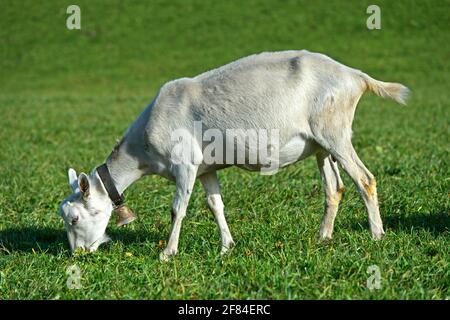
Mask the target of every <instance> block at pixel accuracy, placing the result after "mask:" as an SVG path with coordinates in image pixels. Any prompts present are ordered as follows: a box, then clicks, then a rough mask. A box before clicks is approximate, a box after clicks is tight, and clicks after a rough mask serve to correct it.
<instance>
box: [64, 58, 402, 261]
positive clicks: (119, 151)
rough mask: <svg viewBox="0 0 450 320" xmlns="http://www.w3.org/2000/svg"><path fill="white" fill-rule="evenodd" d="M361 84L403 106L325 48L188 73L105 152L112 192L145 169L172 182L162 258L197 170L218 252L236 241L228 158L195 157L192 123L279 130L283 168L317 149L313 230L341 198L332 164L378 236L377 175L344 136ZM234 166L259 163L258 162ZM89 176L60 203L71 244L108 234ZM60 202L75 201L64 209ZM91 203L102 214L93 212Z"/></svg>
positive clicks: (324, 229)
mask: <svg viewBox="0 0 450 320" xmlns="http://www.w3.org/2000/svg"><path fill="white" fill-rule="evenodd" d="M366 90H370V91H373V92H375V93H376V94H378V95H381V96H383V97H389V98H392V99H394V100H396V101H397V102H400V103H404V102H405V99H406V95H407V93H408V90H407V88H406V87H404V86H402V85H400V84H396V83H387V82H381V81H378V80H374V79H373V78H371V77H369V76H368V75H366V74H365V73H363V72H361V71H359V70H355V69H352V68H349V67H347V66H344V65H342V64H340V63H338V62H336V61H334V60H332V59H330V58H329V57H327V56H325V55H322V54H317V53H311V52H308V51H284V52H273V53H261V54H257V55H252V56H249V57H246V58H242V59H239V60H237V61H235V62H232V63H230V64H227V65H225V66H223V67H220V68H218V69H214V70H211V71H208V72H206V73H203V74H201V75H199V76H197V77H194V78H182V79H178V80H175V81H170V82H168V83H166V84H165V85H164V86H163V87H162V88H161V89H160V91H159V93H158V94H157V96H156V97H155V99H154V100H153V101H152V103H151V104H150V105H149V106H148V107H147V108H146V109H145V110H144V111H143V113H142V114H141V115H140V116H139V117H138V118H137V120H136V121H135V122H134V123H133V124H132V126H131V127H130V128H129V129H128V131H127V132H126V134H125V136H124V138H123V139H122V141H121V142H120V143H119V145H118V146H117V147H116V148H115V150H114V151H113V153H112V154H111V155H110V156H109V157H108V159H107V165H108V167H109V170H110V172H111V175H112V177H113V180H114V183H115V184H116V187H117V189H118V190H119V192H123V191H124V190H125V189H126V188H127V187H128V186H129V185H130V184H132V183H133V182H134V181H136V180H137V179H139V178H140V177H141V176H143V175H147V174H158V175H161V176H163V177H166V178H168V179H170V180H173V181H175V183H176V193H175V198H174V201H173V204H172V214H173V220H172V230H171V234H170V237H169V241H168V244H167V247H166V248H165V249H164V251H163V252H162V253H161V259H163V260H166V259H168V258H169V257H170V256H171V255H174V254H176V252H177V248H178V240H179V234H180V229H181V224H182V220H183V218H184V217H185V215H186V209H187V206H188V202H189V197H190V195H191V193H192V189H193V185H194V182H195V180H196V178H197V177H199V178H200V180H201V182H202V184H203V187H204V189H205V192H206V195H207V203H208V205H209V207H210V208H211V211H212V212H213V213H214V216H215V218H216V220H217V224H218V226H219V230H220V233H221V238H222V252H223V253H224V252H225V251H226V250H228V249H229V248H231V247H232V246H233V245H234V242H233V239H232V237H231V234H230V231H229V229H228V226H227V223H226V220H225V216H224V212H223V208H224V206H223V203H222V199H221V196H220V188H219V184H218V180H217V176H216V170H219V169H222V168H224V167H226V166H227V165H217V164H206V163H205V162H203V161H202V159H203V150H204V147H205V146H204V144H202V141H198V140H196V139H195V135H194V133H193V123H194V122H195V121H202V124H203V125H204V127H205V128H213V129H216V130H218V131H219V132H223V133H225V131H226V130H227V129H244V130H247V129H266V130H270V129H278V130H279V141H280V153H279V166H280V167H284V166H286V165H288V164H291V163H294V162H296V161H298V160H301V159H304V158H306V157H308V156H310V155H316V158H317V162H318V166H319V168H320V171H321V175H322V180H323V184H324V190H325V216H324V219H323V222H322V225H321V229H320V237H321V238H323V239H327V238H331V235H332V231H333V225H334V219H335V216H336V213H337V208H338V204H339V201H340V199H341V196H342V191H343V184H342V180H341V179H340V177H339V171H338V166H337V164H336V162H335V161H337V163H339V164H340V165H341V166H342V167H343V168H344V170H345V171H346V172H347V173H348V174H349V175H350V177H351V178H352V179H353V181H354V183H355V184H356V186H357V187H358V190H359V191H360V193H361V196H362V198H363V200H364V202H365V205H366V208H367V212H368V216H369V223H370V228H371V231H372V236H373V237H374V238H375V239H379V238H381V237H382V235H383V234H384V231H383V226H382V222H381V218H380V214H379V209H378V200H377V194H376V185H375V178H374V176H373V175H372V174H371V173H370V172H369V171H368V170H367V168H366V167H365V166H364V164H363V163H362V162H361V160H360V159H359V158H358V156H357V154H356V152H355V150H354V149H353V146H352V143H351V135H352V130H351V127H352V121H353V116H354V112H355V109H356V105H357V103H358V101H359V99H360V97H361V96H362V94H363V93H364V92H365V91H366ZM179 129H184V130H185V131H186V132H187V135H191V136H192V138H194V140H193V141H194V142H193V143H190V144H183V145H181V147H180V146H178V148H181V149H180V150H178V151H179V152H181V153H180V154H179V155H180V157H182V158H183V159H184V160H185V161H184V162H183V163H181V164H180V163H175V162H174V161H173V159H172V158H171V152H172V151H173V150H174V147H175V142H174V141H171V133H173V132H174V131H175V130H179ZM192 155H194V157H192ZM189 159H192V160H191V162H189ZM194 160H195V161H194ZM239 166H240V167H242V168H244V169H249V170H260V169H261V166H262V164H261V163H258V164H256V165H253V166H245V165H239ZM71 170H72V169H71ZM75 176H76V175H75V174H74V171H69V183H70V184H71V185H75V182H74V179H75V178H74V177H75ZM78 179H79V178H78ZM88 180H89V185H90V188H89V189H90V191H89V196H88V197H87V198H85V197H83V195H82V192H81V191H80V190H77V189H74V194H73V195H72V196H71V198H70V199H69V200H66V201H65V202H64V203H65V204H64V203H63V205H62V209H63V210H62V211H63V212H64V215H63V216H64V219H65V221H66V225H67V224H68V225H69V226H70V221H71V220H70V219H71V217H73V216H74V215H79V216H80V217H79V221H78V222H77V225H75V227H74V230H72V229H70V228H71V227H73V226H71V227H69V229H68V234H69V240H70V239H71V237H72V238H73V237H74V235H76V237H77V239H76V240H73V239H72V240H70V241H71V247H72V249H74V248H75V247H85V248H90V250H95V249H96V248H97V247H98V245H96V246H92V245H90V244H89V243H90V242H92V241H93V240H95V239H97V238H98V239H103V237H105V234H104V232H105V229H106V225H107V222H108V219H109V217H110V214H111V202H110V200H109V198H108V197H107V196H106V193H105V190H104V188H103V186H102V185H101V182H99V180H98V177H97V176H96V174H95V172H93V173H92V174H91V175H90V176H89V179H88ZM78 189H79V188H78ZM91 190H92V191H91ZM243 192H245V190H243ZM249 192H251V191H249ZM67 202H71V203H72V205H71V206H68V205H67ZM94 208H95V209H96V210H100V211H101V210H104V211H103V212H102V213H101V214H100V215H95V214H93V210H94ZM101 208H104V209H101ZM81 226H83V229H82V230H80V232H78V233H77V231H76V228H81ZM99 241H100V242H101V240H99Z"/></svg>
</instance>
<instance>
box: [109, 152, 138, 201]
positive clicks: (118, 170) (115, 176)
mask: <svg viewBox="0 0 450 320" xmlns="http://www.w3.org/2000/svg"><path fill="white" fill-rule="evenodd" d="M124 149H125V148H122V147H119V148H117V149H115V150H114V151H113V153H111V155H110V156H109V157H108V159H107V160H106V164H107V166H108V169H109V173H110V174H111V178H112V180H113V182H114V185H115V186H116V189H117V191H118V192H119V194H121V193H123V192H124V191H125V189H126V188H128V187H129V186H130V185H131V184H132V183H133V182H135V181H136V180H138V179H139V178H140V177H142V176H143V174H144V173H143V172H142V170H140V169H139V161H138V159H136V158H135V157H133V156H131V155H130V154H128V153H127V152H126V151H125V150H124Z"/></svg>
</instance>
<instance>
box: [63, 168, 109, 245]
mask: <svg viewBox="0 0 450 320" xmlns="http://www.w3.org/2000/svg"><path fill="white" fill-rule="evenodd" d="M68 175H69V185H70V187H71V188H72V194H71V195H70V196H69V197H67V198H66V199H65V200H64V201H63V202H61V205H60V214H61V217H62V218H63V219H64V224H65V227H66V230H67V237H68V239H69V244H70V249H71V250H72V252H74V251H75V250H76V249H83V250H86V251H89V252H92V251H95V250H97V248H98V247H99V246H100V244H102V243H104V242H107V241H109V237H108V236H107V235H106V233H105V230H106V227H107V225H108V221H109V218H110V217H111V212H112V210H113V206H112V202H111V200H110V199H109V197H108V194H107V192H106V190H105V188H104V187H103V184H102V183H101V181H100V178H99V177H98V174H97V172H96V171H95V170H94V171H93V172H92V174H91V175H90V176H88V175H86V174H85V173H81V174H80V175H79V176H78V177H77V174H76V172H75V170H74V169H72V168H71V169H69V172H68Z"/></svg>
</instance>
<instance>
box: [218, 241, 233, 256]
mask: <svg viewBox="0 0 450 320" xmlns="http://www.w3.org/2000/svg"><path fill="white" fill-rule="evenodd" d="M235 245H236V244H235V243H234V241H233V240H231V241H230V242H229V243H228V244H227V245H222V250H220V255H221V256H224V255H226V254H227V253H228V252H230V251H231V249H233V248H234V246H235Z"/></svg>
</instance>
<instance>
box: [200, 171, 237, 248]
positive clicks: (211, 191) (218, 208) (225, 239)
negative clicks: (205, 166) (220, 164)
mask: <svg viewBox="0 0 450 320" xmlns="http://www.w3.org/2000/svg"><path fill="white" fill-rule="evenodd" d="M200 181H201V183H202V185H203V189H204V190H205V193H206V201H207V202H208V206H209V208H210V209H211V211H212V213H213V214H214V217H215V218H216V222H217V226H218V227H219V230H220V237H221V239H222V250H221V251H220V254H221V255H224V254H225V253H227V251H228V250H229V249H231V248H232V247H234V241H233V238H232V237H231V233H230V229H228V224H227V221H226V220H225V215H224V212H223V211H224V205H223V202H222V196H221V195H220V186H219V180H218V179H217V174H216V172H215V171H213V172H209V173H206V174H204V175H202V176H201V177H200Z"/></svg>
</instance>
